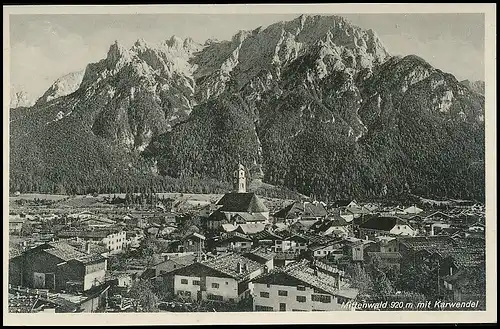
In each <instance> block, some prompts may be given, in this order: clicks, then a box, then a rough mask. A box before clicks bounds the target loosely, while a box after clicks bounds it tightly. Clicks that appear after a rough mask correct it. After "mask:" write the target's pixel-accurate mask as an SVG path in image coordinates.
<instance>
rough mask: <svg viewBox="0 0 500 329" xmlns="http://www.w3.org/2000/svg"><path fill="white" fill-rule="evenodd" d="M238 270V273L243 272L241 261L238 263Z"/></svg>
mask: <svg viewBox="0 0 500 329" xmlns="http://www.w3.org/2000/svg"><path fill="white" fill-rule="evenodd" d="M236 272H238V273H242V269H241V263H240V262H238V263H237V264H236Z"/></svg>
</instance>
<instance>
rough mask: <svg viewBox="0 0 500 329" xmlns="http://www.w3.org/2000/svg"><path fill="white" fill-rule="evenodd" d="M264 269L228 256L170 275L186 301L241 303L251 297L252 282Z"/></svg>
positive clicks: (176, 291) (255, 264) (193, 265)
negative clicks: (250, 284)
mask: <svg viewBox="0 0 500 329" xmlns="http://www.w3.org/2000/svg"><path fill="white" fill-rule="evenodd" d="M263 272H264V265H262V264H259V263H258V262H256V261H253V260H251V259H248V258H246V257H244V256H242V255H239V254H226V255H222V256H219V257H216V258H214V259H210V260H207V261H203V262H196V263H193V264H191V265H188V266H186V267H183V268H180V269H177V270H174V271H173V272H171V275H172V276H173V289H174V293H175V294H176V295H177V296H180V297H182V298H184V299H186V300H212V301H227V302H238V301H240V300H242V299H244V298H247V297H248V296H249V294H250V286H249V283H250V280H251V279H253V278H255V277H256V276H258V275H260V274H262V273H263Z"/></svg>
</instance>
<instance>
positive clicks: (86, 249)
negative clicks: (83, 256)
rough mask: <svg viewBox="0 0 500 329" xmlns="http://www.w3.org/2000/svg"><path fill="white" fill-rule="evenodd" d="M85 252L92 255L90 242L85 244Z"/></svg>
mask: <svg viewBox="0 0 500 329" xmlns="http://www.w3.org/2000/svg"><path fill="white" fill-rule="evenodd" d="M85 252H86V253H87V254H90V242H88V241H87V242H86V243H85Z"/></svg>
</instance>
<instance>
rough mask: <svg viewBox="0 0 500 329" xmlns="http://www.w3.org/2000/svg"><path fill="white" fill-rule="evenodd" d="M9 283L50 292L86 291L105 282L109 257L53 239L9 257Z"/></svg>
mask: <svg viewBox="0 0 500 329" xmlns="http://www.w3.org/2000/svg"><path fill="white" fill-rule="evenodd" d="M9 265H12V266H11V267H10V271H9V282H10V283H11V284H13V285H20V286H25V287H29V288H38V289H48V290H49V291H61V290H64V291H75V292H78V291H80V292H81V291H87V290H90V289H91V288H93V287H96V286H99V285H101V284H103V283H104V282H105V275H106V270H107V260H106V259H105V258H104V257H103V256H102V255H100V254H90V253H86V252H82V251H80V250H78V249H76V248H74V247H72V246H70V245H69V244H67V243H65V242H50V243H45V244H43V245H40V246H38V247H36V248H33V249H30V250H27V251H25V252H24V253H22V254H21V255H19V256H17V257H14V258H12V259H11V260H10V262H9Z"/></svg>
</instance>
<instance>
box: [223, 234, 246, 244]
mask: <svg viewBox="0 0 500 329" xmlns="http://www.w3.org/2000/svg"><path fill="white" fill-rule="evenodd" d="M251 241H252V239H250V237H249V236H247V235H246V234H243V233H239V232H235V231H232V232H230V233H228V234H227V237H226V238H225V239H224V240H222V243H226V242H251Z"/></svg>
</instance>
